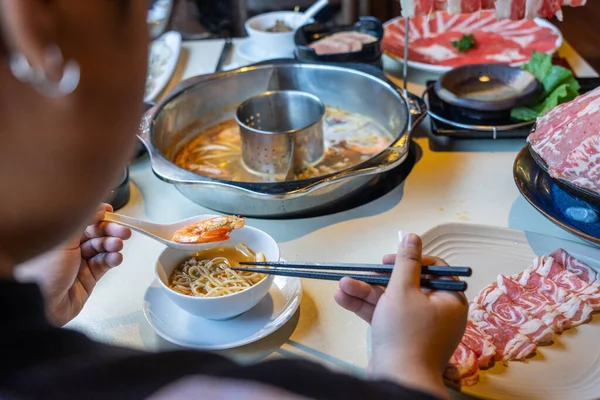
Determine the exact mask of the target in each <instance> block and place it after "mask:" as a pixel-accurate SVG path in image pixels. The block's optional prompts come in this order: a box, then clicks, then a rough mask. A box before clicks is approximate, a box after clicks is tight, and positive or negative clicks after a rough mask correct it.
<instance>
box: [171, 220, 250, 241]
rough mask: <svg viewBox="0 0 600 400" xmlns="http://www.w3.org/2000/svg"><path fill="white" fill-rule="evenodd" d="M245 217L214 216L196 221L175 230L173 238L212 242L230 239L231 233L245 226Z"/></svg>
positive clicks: (174, 239) (176, 239)
mask: <svg viewBox="0 0 600 400" xmlns="http://www.w3.org/2000/svg"><path fill="white" fill-rule="evenodd" d="M245 223H246V220H244V218H240V217H235V216H227V217H214V218H211V219H207V220H204V221H200V222H196V223H193V224H190V225H187V226H184V227H183V228H180V229H178V230H176V231H175V233H174V234H173V236H172V237H171V240H173V241H174V242H177V243H212V242H222V241H224V240H228V239H229V233H230V232H231V231H233V230H235V229H240V228H243V227H244V224H245Z"/></svg>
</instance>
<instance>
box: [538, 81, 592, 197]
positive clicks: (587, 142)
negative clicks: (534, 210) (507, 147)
mask: <svg viewBox="0 0 600 400" xmlns="http://www.w3.org/2000/svg"><path fill="white" fill-rule="evenodd" d="M527 142H528V143H529V146H530V148H531V151H532V156H533V158H534V160H535V161H536V162H537V163H538V165H539V166H540V167H541V168H542V169H543V170H544V171H545V172H547V173H548V174H549V175H550V176H551V177H552V178H553V179H555V180H556V182H557V183H558V184H559V185H561V186H562V187H563V188H565V189H566V190H567V191H569V192H570V193H571V194H573V195H574V196H576V197H580V198H581V199H583V200H585V201H587V202H589V203H591V204H593V205H595V206H597V207H600V88H596V89H594V90H592V91H591V92H588V93H586V94H583V95H581V96H579V97H577V98H575V100H573V101H571V102H569V103H564V104H561V105H559V106H557V107H555V108H553V109H552V110H550V111H549V112H548V113H546V114H545V115H544V116H543V117H541V118H538V120H537V121H536V128H535V131H534V132H532V133H531V134H530V135H529V137H528V138H527Z"/></svg>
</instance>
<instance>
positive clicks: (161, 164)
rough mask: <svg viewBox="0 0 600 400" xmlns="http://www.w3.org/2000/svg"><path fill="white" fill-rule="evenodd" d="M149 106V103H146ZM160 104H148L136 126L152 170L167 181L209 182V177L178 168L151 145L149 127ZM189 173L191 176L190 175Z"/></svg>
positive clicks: (178, 182)
mask: <svg viewBox="0 0 600 400" xmlns="http://www.w3.org/2000/svg"><path fill="white" fill-rule="evenodd" d="M148 106H150V105H148ZM159 108H160V105H158V104H157V105H154V106H150V108H149V109H148V110H147V111H146V112H145V113H144V116H143V117H142V120H141V122H140V126H139V128H138V133H137V137H138V139H139V140H140V141H141V142H142V144H143V145H144V147H145V148H146V150H147V151H148V154H149V155H150V159H151V164H152V170H153V171H154V173H155V174H156V175H157V176H158V177H159V178H160V179H162V180H164V181H166V182H169V183H176V184H193V183H196V184H197V183H200V181H206V182H209V181H210V180H209V179H204V178H203V177H202V176H200V175H196V174H192V173H191V172H189V171H187V170H184V169H182V168H179V167H178V166H176V165H174V164H173V163H171V162H170V161H168V160H167V159H166V158H165V157H164V156H163V155H162V154H160V152H158V151H156V149H155V148H154V146H152V143H151V139H150V128H151V125H152V121H153V120H154V117H155V115H156V113H157V111H158V110H159ZM190 175H191V176H190Z"/></svg>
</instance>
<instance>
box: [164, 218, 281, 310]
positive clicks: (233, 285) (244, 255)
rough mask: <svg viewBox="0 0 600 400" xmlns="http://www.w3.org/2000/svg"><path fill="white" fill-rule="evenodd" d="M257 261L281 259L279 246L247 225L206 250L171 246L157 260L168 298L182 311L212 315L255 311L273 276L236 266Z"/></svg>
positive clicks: (269, 237) (265, 234) (267, 291)
mask: <svg viewBox="0 0 600 400" xmlns="http://www.w3.org/2000/svg"><path fill="white" fill-rule="evenodd" d="M209 246H211V245H209ZM225 260H226V261H225ZM256 260H258V261H259V262H260V261H263V260H264V261H279V246H277V242H275V240H273V238H272V237H271V236H269V235H268V234H267V233H265V232H263V231H261V230H259V229H256V228H253V227H250V226H247V225H246V226H244V227H243V228H241V229H238V230H236V232H235V236H232V239H230V240H229V241H228V242H227V243H223V244H217V243H215V244H213V245H212V247H208V248H207V249H206V250H203V251H201V252H197V251H184V250H177V249H173V248H169V247H167V248H166V249H165V250H164V251H163V252H162V253H161V254H160V256H159V258H158V260H157V262H156V278H157V280H158V283H159V286H160V288H161V289H162V290H163V292H164V293H165V294H166V295H167V298H168V299H169V300H170V301H172V302H173V303H175V304H176V305H177V306H178V307H179V308H181V309H182V310H184V311H186V312H188V313H190V314H193V315H197V316H199V317H203V318H208V319H214V320H223V319H229V318H233V317H236V316H238V315H240V314H242V313H244V312H246V311H248V310H250V309H251V308H253V307H254V306H256V305H257V304H258V303H259V302H261V300H262V299H263V298H264V297H265V296H267V294H268V293H269V290H270V288H271V284H272V283H273V279H274V277H273V275H266V276H265V275H262V274H255V273H252V272H250V271H249V272H237V271H233V270H232V269H231V267H235V266H237V265H238V264H239V263H240V262H242V261H256ZM165 300H166V299H165ZM166 301H168V300H166Z"/></svg>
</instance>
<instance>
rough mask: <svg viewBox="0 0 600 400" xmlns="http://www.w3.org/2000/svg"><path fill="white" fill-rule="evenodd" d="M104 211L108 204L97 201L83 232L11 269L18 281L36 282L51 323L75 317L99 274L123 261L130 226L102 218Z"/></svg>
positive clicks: (62, 322) (66, 320) (101, 274)
mask: <svg viewBox="0 0 600 400" xmlns="http://www.w3.org/2000/svg"><path fill="white" fill-rule="evenodd" d="M106 212H112V207H111V206H110V205H108V204H101V206H100V208H99V209H98V211H97V212H96V214H95V216H94V218H93V221H92V223H91V224H90V225H89V226H88V227H87V228H86V229H85V231H84V232H83V234H78V235H77V236H75V237H73V238H72V239H70V240H68V241H67V242H66V243H65V244H63V245H62V246H60V247H59V248H58V249H56V250H52V251H49V252H47V253H45V254H42V255H40V256H38V257H37V258H35V259H33V260H30V261H28V262H26V263H25V264H22V265H20V266H19V267H17V268H16V270H15V278H16V279H17V280H18V281H20V282H32V283H36V284H38V285H39V286H40V289H41V291H42V293H43V295H44V300H45V305H46V314H47V316H48V319H49V320H50V322H51V323H53V324H54V325H57V326H62V325H64V324H66V323H67V322H69V321H70V320H72V319H73V318H75V317H76V316H77V315H78V314H79V312H80V311H81V310H82V309H83V306H84V305H85V303H86V301H87V300H88V298H89V297H90V295H91V293H92V290H93V289H94V287H95V286H96V283H97V282H98V281H99V280H100V278H102V276H104V274H105V273H106V272H108V271H109V270H110V269H111V268H114V267H116V266H118V265H119V264H121V262H122V261H123V255H122V254H121V253H120V251H121V250H122V249H123V240H127V239H129V238H130V237H131V230H129V228H126V227H123V226H120V225H117V224H115V223H110V222H103V219H104V214H105V213H106Z"/></svg>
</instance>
